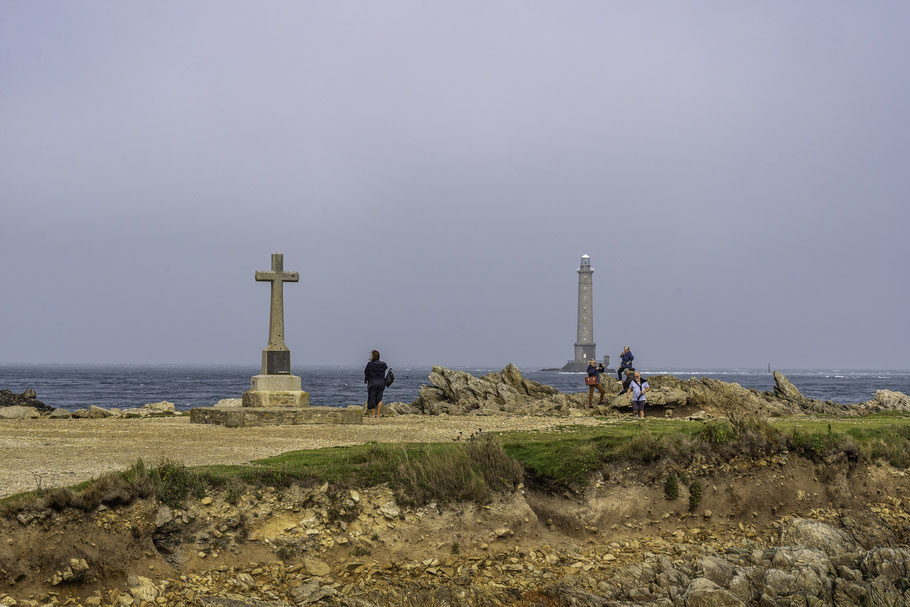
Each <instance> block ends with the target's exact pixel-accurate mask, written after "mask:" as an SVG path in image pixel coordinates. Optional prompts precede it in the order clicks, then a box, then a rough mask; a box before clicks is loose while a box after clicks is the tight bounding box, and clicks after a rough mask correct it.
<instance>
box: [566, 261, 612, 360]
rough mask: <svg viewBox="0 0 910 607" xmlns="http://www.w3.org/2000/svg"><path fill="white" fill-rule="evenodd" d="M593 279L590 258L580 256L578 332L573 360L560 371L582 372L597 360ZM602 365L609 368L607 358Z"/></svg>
mask: <svg viewBox="0 0 910 607" xmlns="http://www.w3.org/2000/svg"><path fill="white" fill-rule="evenodd" d="M593 278H594V269H593V268H592V267H591V257H590V256H589V255H582V256H581V264H580V265H579V266H578V325H577V327H578V331H577V333H576V335H575V358H573V359H572V360H570V361H569V362H567V363H566V364H565V365H564V366H563V367H562V369H560V370H561V371H584V370H585V369H586V368H587V367H588V362H590V361H592V360H597V353H596V350H597V344H596V343H594V292H593V282H594V281H593ZM604 365H605V366H607V367H609V366H610V357H609V356H604ZM554 370H555V369H554Z"/></svg>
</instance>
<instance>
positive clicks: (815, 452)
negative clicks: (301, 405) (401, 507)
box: [0, 413, 910, 516]
mask: <svg viewBox="0 0 910 607" xmlns="http://www.w3.org/2000/svg"><path fill="white" fill-rule="evenodd" d="M784 452H787V453H791V454H796V455H798V456H801V457H805V458H809V459H812V460H813V461H819V462H826V463H834V462H837V461H844V460H846V461H847V462H848V463H856V462H879V461H882V462H887V463H888V464H890V465H892V466H895V467H898V468H910V416H908V415H895V414H893V413H892V414H880V415H871V416H866V417H863V418H836V419H831V420H827V419H811V420H806V419H799V418H785V419H781V420H775V421H774V422H773V423H769V422H768V421H767V420H763V419H758V418H734V419H730V420H713V421H709V422H686V421H682V420H662V419H649V420H646V421H644V422H642V421H638V420H635V421H633V420H624V421H622V422H618V423H612V424H607V425H603V426H598V427H572V428H565V429H561V430H559V431H555V432H512V433H502V434H498V435H481V436H475V437H472V438H471V439H469V440H467V441H464V442H461V441H457V442H450V443H386V444H377V443H369V444H365V445H357V446H352V447H334V448H328V449H311V450H304V451H293V452H289V453H284V454H282V455H279V456H276V457H271V458H267V459H262V460H257V461H255V462H252V463H251V464H249V465H243V466H200V467H193V468H188V467H186V466H184V465H182V464H180V463H176V462H165V463H163V464H160V465H157V466H147V465H146V464H145V463H144V462H143V461H141V460H139V461H137V462H136V463H135V464H134V465H133V466H132V467H130V468H129V469H127V470H124V471H122V472H117V473H109V474H104V475H102V476H100V477H98V478H95V479H92V480H91V481H87V482H84V483H81V484H79V485H76V486H73V487H69V488H58V489H50V490H48V489H45V488H43V487H41V486H39V487H38V489H37V490H35V491H31V492H28V493H23V494H19V495H15V496H11V497H7V498H4V499H0V514H3V515H6V516H10V515H14V514H16V513H19V512H22V511H23V510H27V509H34V508H49V509H53V510H63V509H66V508H75V509H79V510H84V511H91V510H94V509H95V508H97V507H98V506H99V505H101V504H105V505H108V506H116V505H121V504H128V503H130V502H132V501H134V500H136V499H142V498H154V499H156V500H158V501H160V502H162V503H164V504H167V505H170V506H172V507H178V506H179V505H180V504H182V503H184V502H185V500H186V499H187V498H189V497H196V498H200V497H203V496H204V495H205V494H206V493H207V492H209V491H210V490H212V489H219V490H221V491H223V494H224V499H225V500H226V501H228V502H229V503H236V502H237V501H238V499H239V497H240V495H241V494H242V493H243V492H244V491H246V490H247V489H248V488H251V487H252V488H254V489H255V488H258V487H266V486H273V487H285V486H288V485H290V484H293V483H298V484H303V485H313V484H316V483H319V484H322V483H326V482H328V483H331V484H332V485H333V487H335V488H339V489H344V488H348V487H350V488H355V487H370V486H376V485H380V484H385V485H388V486H389V487H391V488H392V489H393V490H395V492H396V495H397V499H398V501H399V502H400V503H402V504H407V505H422V504H426V503H430V502H437V503H447V502H475V503H487V502H489V501H490V500H491V499H492V497H493V495H494V494H495V493H497V492H511V491H514V490H515V489H516V488H517V487H518V486H519V484H521V483H522V482H524V481H525V479H527V481H528V482H530V483H532V484H534V485H535V486H536V487H538V488H540V489H543V490H565V489H573V490H577V489H581V488H583V487H584V486H586V485H587V482H588V479H589V477H590V475H591V474H592V473H593V472H595V471H597V470H603V469H605V468H606V467H608V466H610V465H611V464H616V463H620V464H622V465H624V466H628V465H633V466H638V468H636V470H639V471H644V472H645V476H642V478H650V479H651V481H652V482H660V479H661V478H665V482H664V492H665V495H666V497H667V499H668V500H675V499H677V498H678V497H679V495H680V491H681V487H680V485H682V487H683V488H685V487H688V490H689V499H690V507H691V508H693V509H694V508H696V507H697V506H698V503H699V501H700V492H699V489H700V487H701V485H700V484H698V480H697V479H695V478H694V477H693V478H692V479H691V481H690V478H689V475H687V470H692V469H694V466H693V465H694V464H696V463H699V464H701V463H719V462H724V461H729V460H730V459H731V458H733V457H754V458H757V457H765V456H768V455H772V454H777V453H784ZM648 474H650V475H651V476H650V477H648V476H647V475H648Z"/></svg>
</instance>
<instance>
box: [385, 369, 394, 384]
mask: <svg viewBox="0 0 910 607" xmlns="http://www.w3.org/2000/svg"><path fill="white" fill-rule="evenodd" d="M393 381H395V374H394V373H392V369H389V372H388V373H386V374H385V387H386V388H388V387H389V386H391V385H392V382H393Z"/></svg>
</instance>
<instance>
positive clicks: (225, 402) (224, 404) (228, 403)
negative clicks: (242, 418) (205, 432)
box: [212, 398, 243, 409]
mask: <svg viewBox="0 0 910 607" xmlns="http://www.w3.org/2000/svg"><path fill="white" fill-rule="evenodd" d="M212 406H213V407H215V408H216V409H233V408H234V407H242V406H243V399H242V398H222V399H221V400H219V401H218V402H217V403H215V404H214V405H212Z"/></svg>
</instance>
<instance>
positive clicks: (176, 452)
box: [0, 415, 606, 497]
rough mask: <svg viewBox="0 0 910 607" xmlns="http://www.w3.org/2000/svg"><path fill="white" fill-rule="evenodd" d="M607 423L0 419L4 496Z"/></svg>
mask: <svg viewBox="0 0 910 607" xmlns="http://www.w3.org/2000/svg"><path fill="white" fill-rule="evenodd" d="M603 423H606V422H604V421H599V420H596V419H592V418H572V419H566V418H553V417H448V416H439V417H436V416H430V417H423V416H414V415H406V416H400V417H391V418H382V419H379V420H365V421H364V424H363V425H362V426H353V425H351V426H338V425H312V426H302V425H301V426H270V427H252V428H223V427H221V426H209V425H201V424H190V421H189V417H176V418H153V419H128V420H126V419H71V420H49V419H32V420H0V497H3V496H6V495H11V494H13V493H19V492H21V491H27V490H30V489H36V488H38V487H39V486H40V487H42V488H47V487H55V486H66V485H72V484H75V483H78V482H80V481H83V480H88V479H89V478H91V477H93V476H97V475H99V474H101V473H102V472H109V471H114V470H123V469H124V468H127V467H129V466H130V465H131V464H132V463H133V462H135V461H136V459H137V458H140V457H141V458H142V459H143V460H145V461H146V462H147V463H158V462H161V461H164V460H166V459H171V460H175V461H180V462H183V463H185V464H187V465H201V464H239V463H245V462H249V461H250V460H254V459H259V458H263V457H269V456H272V455H277V454H279V453H284V452H286V451H293V450H296V449H314V448H320V447H331V446H340V445H356V444H361V443H366V442H369V441H377V442H399V441H407V442H425V441H449V440H454V439H456V438H458V437H459V435H461V436H462V437H467V436H469V435H471V434H472V433H473V432H475V431H477V430H481V431H484V432H488V431H502V430H549V429H554V428H557V427H559V426H564V425H597V424H603Z"/></svg>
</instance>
